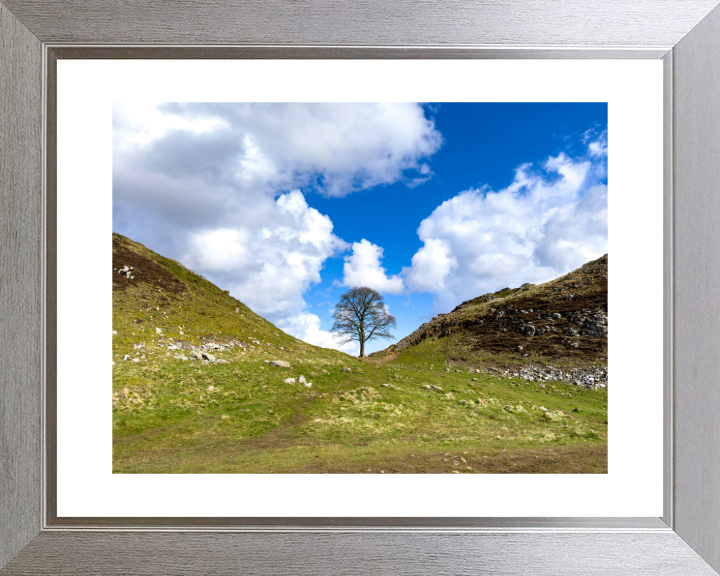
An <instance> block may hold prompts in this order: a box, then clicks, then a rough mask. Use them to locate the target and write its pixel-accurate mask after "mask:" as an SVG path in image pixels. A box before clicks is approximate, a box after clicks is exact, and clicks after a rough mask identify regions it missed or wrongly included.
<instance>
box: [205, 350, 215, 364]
mask: <svg viewBox="0 0 720 576" xmlns="http://www.w3.org/2000/svg"><path fill="white" fill-rule="evenodd" d="M202 359H203V360H207V361H208V362H215V360H217V358H215V356H213V355H212V354H208V353H207V352H203V353H202Z"/></svg>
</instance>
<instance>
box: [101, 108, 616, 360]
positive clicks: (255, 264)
mask: <svg viewBox="0 0 720 576" xmlns="http://www.w3.org/2000/svg"><path fill="white" fill-rule="evenodd" d="M113 179H114V184H113V190H114V192H113V194H114V196H113V218H114V220H113V228H114V230H115V231H117V232H120V233H121V234H126V235H128V236H130V237H131V238H133V239H134V240H136V241H138V242H141V243H143V244H145V245H147V246H148V247H150V248H151V249H153V250H156V251H158V252H160V253H161V254H164V255H167V256H170V257H173V258H177V259H179V260H181V261H183V262H184V263H186V264H187V265H188V266H190V267H191V268H192V269H193V270H195V271H197V272H198V273H200V274H203V275H204V276H206V277H208V278H209V279H211V280H212V281H214V282H216V283H217V284H218V285H220V286H221V287H223V288H225V289H229V290H230V291H231V293H232V294H233V295H234V296H236V297H237V298H239V299H240V300H242V301H244V302H245V303H247V304H248V305H249V306H251V307H252V308H253V309H254V310H255V311H257V312H258V313H260V314H262V315H263V316H265V317H266V318H268V319H269V320H271V321H272V322H274V323H276V324H277V325H278V326H280V327H281V328H283V329H284V330H286V331H287V332H289V333H291V334H293V335H295V336H297V337H300V338H303V339H306V340H307V341H309V342H311V343H314V344H318V345H323V346H333V347H339V346H338V345H337V343H336V342H334V340H333V338H332V336H331V335H330V334H329V333H328V330H329V328H330V326H331V325H332V317H331V312H332V306H333V305H334V304H335V303H336V302H337V300H338V298H339V296H340V295H341V294H342V293H343V292H344V291H345V290H347V288H348V286H351V285H359V284H363V285H369V286H371V287H373V288H375V289H377V290H379V291H380V292H381V293H383V295H384V296H385V299H386V302H387V303H388V305H389V308H390V312H391V313H392V314H394V315H395V316H396V317H397V320H398V327H397V329H396V330H395V335H396V337H397V338H396V339H400V338H402V337H403V336H405V335H407V334H409V333H410V332H412V331H413V330H414V329H416V328H417V327H418V326H419V324H421V323H422V322H423V321H426V320H428V319H429V318H430V317H431V316H432V315H434V314H436V313H438V312H447V311H449V310H451V309H452V308H453V307H454V306H455V305H457V304H458V303H460V302H462V301H464V300H467V299H469V298H473V297H475V296H478V295H480V294H483V293H485V292H487V291H495V290H498V289H500V288H503V287H505V286H514V285H519V284H522V283H524V282H534V283H538V282H542V281H546V280H549V279H551V278H554V277H557V276H559V275H561V274H564V273H565V272H567V271H569V270H571V269H573V268H576V267H578V266H580V265H582V264H583V263H584V262H586V261H588V260H590V259H592V258H595V257H598V256H600V255H602V254H604V253H606V252H607V105H606V104H605V103H571V104H569V103H532V104H525V103H440V104H438V103H431V104H413V103H407V104H322V103H318V104H233V103H207V104H203V103H191V104H167V103H165V104H159V105H157V104H155V105H152V104H147V105H141V104H132V105H127V104H117V105H116V106H115V109H114V170H113ZM389 343H390V342H389V341H384V340H380V341H377V342H376V343H370V345H369V346H368V351H370V352H372V351H374V350H377V349H382V348H384V347H385V346H387V345H388V344H389ZM344 349H345V350H346V351H348V352H354V351H355V348H354V347H345V348H344Z"/></svg>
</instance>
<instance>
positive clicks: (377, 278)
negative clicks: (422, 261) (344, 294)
mask: <svg viewBox="0 0 720 576" xmlns="http://www.w3.org/2000/svg"><path fill="white" fill-rule="evenodd" d="M382 256H383V249H382V248H381V247H380V246H377V245H376V244H373V243H372V242H368V241H367V240H365V239H364V238H363V239H362V240H361V241H360V242H353V245H352V254H351V255H349V256H346V257H345V264H344V265H343V281H344V284H345V285H346V286H367V287H368V288H372V289H373V290H377V291H378V292H384V293H387V294H400V293H401V292H402V291H403V290H404V288H405V286H404V284H403V281H402V278H400V277H399V276H388V275H387V273H386V270H385V268H383V267H382V266H381V265H380V261H381V260H382Z"/></svg>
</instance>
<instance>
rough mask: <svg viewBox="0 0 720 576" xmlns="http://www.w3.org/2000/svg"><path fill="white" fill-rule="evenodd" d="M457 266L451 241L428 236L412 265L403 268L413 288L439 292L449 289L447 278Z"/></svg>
mask: <svg viewBox="0 0 720 576" xmlns="http://www.w3.org/2000/svg"><path fill="white" fill-rule="evenodd" d="M457 267H458V262H457V258H456V257H455V256H453V255H452V249H451V247H450V243H449V242H448V241H447V240H443V239H442V238H428V239H427V240H426V241H425V245H424V246H423V247H422V248H420V250H418V251H417V253H416V254H415V255H414V256H413V257H412V266H410V267H409V268H404V269H403V274H404V275H405V276H406V277H407V282H408V285H409V286H410V287H411V288H412V289H414V290H417V291H418V292H435V293H437V292H442V291H444V290H446V289H447V287H446V286H445V278H446V277H447V276H448V275H449V274H450V273H451V272H454V271H455V270H457Z"/></svg>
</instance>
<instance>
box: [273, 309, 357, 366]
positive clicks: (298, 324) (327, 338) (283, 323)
mask: <svg viewBox="0 0 720 576" xmlns="http://www.w3.org/2000/svg"><path fill="white" fill-rule="evenodd" d="M320 324H321V321H320V317H319V316H317V315H316V314H310V313H308V312H304V313H301V314H297V315H295V316H291V317H289V318H281V319H280V320H278V322H277V326H278V327H279V328H281V329H282V330H284V331H285V332H287V333H288V334H302V335H303V340H304V341H305V342H308V343H309V344H313V345H315V346H322V347H323V348H335V349H336V350H340V351H342V352H345V353H346V354H350V355H352V356H357V355H358V354H359V353H360V345H359V344H358V343H357V342H341V341H340V338H338V337H337V336H336V335H335V334H333V333H331V332H328V331H327V330H323V329H322V328H321V327H320Z"/></svg>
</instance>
